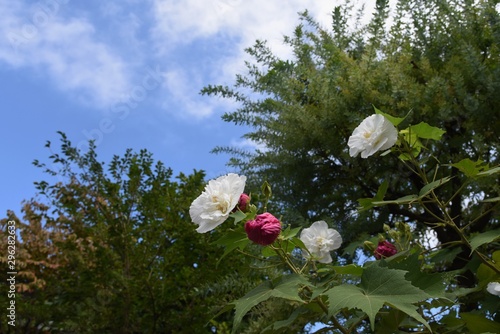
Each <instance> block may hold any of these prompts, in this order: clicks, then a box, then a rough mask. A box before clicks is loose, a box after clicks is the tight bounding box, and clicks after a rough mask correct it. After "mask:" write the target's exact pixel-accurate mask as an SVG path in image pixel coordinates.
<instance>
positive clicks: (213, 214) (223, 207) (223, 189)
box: [189, 173, 247, 233]
mask: <svg viewBox="0 0 500 334" xmlns="http://www.w3.org/2000/svg"><path fill="white" fill-rule="evenodd" d="M246 179H247V178H246V176H239V175H237V174H233V173H230V174H228V175H224V176H221V177H219V178H217V179H215V180H210V181H209V182H208V184H207V186H206V187H205V190H204V191H203V193H202V194H201V195H200V196H198V198H197V199H195V200H194V201H193V203H192V204H191V207H190V208H189V215H190V216H191V219H192V221H193V223H195V224H198V225H200V226H199V227H198V228H197V229H196V231H197V232H198V233H205V232H208V231H211V230H213V229H214V228H216V227H217V226H219V225H220V224H222V223H223V222H224V221H225V220H226V219H227V217H228V216H229V214H230V213H231V211H232V210H233V209H234V207H235V206H236V205H237V204H238V201H239V199H240V195H241V194H242V193H243V190H244V189H245V181H246Z"/></svg>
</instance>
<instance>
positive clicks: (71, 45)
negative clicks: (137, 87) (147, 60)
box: [0, 0, 130, 108]
mask: <svg viewBox="0 0 500 334" xmlns="http://www.w3.org/2000/svg"><path fill="white" fill-rule="evenodd" d="M67 1H68V0H64V1H63V0H51V1H45V2H39V3H37V5H33V6H28V5H26V4H22V3H20V2H17V3H16V4H15V5H13V6H10V5H9V6H7V5H6V4H5V3H4V4H3V5H0V8H1V9H2V12H3V14H4V15H3V17H2V21H1V23H0V30H1V31H2V32H3V35H4V36H5V37H6V38H3V39H2V40H1V42H0V63H5V64H7V65H8V66H11V67H14V68H31V69H35V70H36V71H37V72H39V73H42V75H46V76H48V77H49V78H50V79H51V82H52V83H53V84H54V85H55V86H56V87H57V88H58V89H60V90H62V91H65V92H68V93H70V94H72V95H74V96H75V98H77V99H79V100H81V101H85V102H86V103H90V104H92V105H94V106H97V107H101V108H105V107H107V106H109V105H111V104H112V103H114V102H116V101H117V100H118V99H119V98H120V96H122V95H123V93H124V92H126V91H127V89H128V88H129V86H130V85H129V78H128V75H127V70H126V67H127V64H126V61H125V60H124V59H123V58H122V57H120V56H119V55H117V54H116V53H115V52H114V51H113V50H112V49H111V48H110V47H109V46H107V45H106V44H105V43H102V42H100V41H99V40H98V39H97V32H96V29H95V27H94V26H93V25H92V24H91V23H90V22H88V21H87V20H85V19H81V18H64V17H63V15H62V12H63V9H64V8H63V6H67V4H66V2H67Z"/></svg>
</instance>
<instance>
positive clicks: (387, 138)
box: [347, 114, 398, 159]
mask: <svg viewBox="0 0 500 334" xmlns="http://www.w3.org/2000/svg"><path fill="white" fill-rule="evenodd" d="M397 139H398V130H396V127H394V125H392V123H391V122H390V121H389V120H388V119H387V118H385V117H384V116H382V115H379V114H373V115H371V116H368V117H367V118H365V119H364V120H363V121H362V122H361V124H359V125H358V127H357V128H356V129H354V131H353V133H352V135H351V136H350V137H349V141H348V142H347V145H348V146H349V154H350V155H351V157H355V156H357V155H358V154H359V153H361V158H363V159H364V158H368V157H369V156H371V155H373V154H375V153H376V152H378V151H380V150H387V149H389V148H391V147H392V146H393V145H394V144H395V143H396V141H397Z"/></svg>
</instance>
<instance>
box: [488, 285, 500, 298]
mask: <svg viewBox="0 0 500 334" xmlns="http://www.w3.org/2000/svg"><path fill="white" fill-rule="evenodd" d="M486 290H487V291H488V292H489V293H491V294H492V295H495V296H500V283H498V282H490V283H488V286H487V287H486Z"/></svg>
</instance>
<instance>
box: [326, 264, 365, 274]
mask: <svg viewBox="0 0 500 334" xmlns="http://www.w3.org/2000/svg"><path fill="white" fill-rule="evenodd" d="M332 269H333V270H335V272H336V273H337V274H342V275H354V276H361V275H362V274H363V270H364V268H363V267H360V266H357V265H355V264H348V265H345V266H334V267H332Z"/></svg>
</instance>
